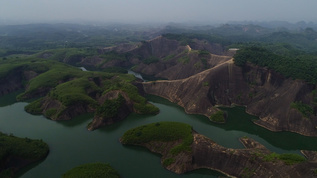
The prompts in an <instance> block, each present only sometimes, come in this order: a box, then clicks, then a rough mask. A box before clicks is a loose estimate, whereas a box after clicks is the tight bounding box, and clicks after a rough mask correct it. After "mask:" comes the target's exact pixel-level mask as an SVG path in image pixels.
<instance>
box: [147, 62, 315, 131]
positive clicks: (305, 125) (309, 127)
mask: <svg viewBox="0 0 317 178" xmlns="http://www.w3.org/2000/svg"><path fill="white" fill-rule="evenodd" d="M143 87H144V90H145V92H146V93H148V94H153V95H158V96H161V97H163V98H166V99H168V100H170V101H171V102H174V103H177V104H178V105H180V106H182V107H184V108H185V111H186V112H187V113H190V114H202V115H205V116H207V117H210V116H211V115H212V114H214V113H215V112H216V111H217V110H218V109H217V108H216V107H215V106H216V105H225V106H231V105H233V104H238V105H245V106H247V109H246V111H247V112H248V113H250V114H253V115H256V116H259V117H260V119H259V120H257V121H255V123H256V124H258V125H260V126H263V127H265V128H267V129H269V130H272V131H291V132H297V133H300V134H303V135H308V136H317V129H316V126H317V117H316V116H315V115H314V114H311V115H309V116H305V115H304V114H302V113H301V112H300V111H299V110H298V109H296V108H294V107H292V106H291V105H292V103H294V102H300V103H304V104H310V103H313V94H312V91H313V89H314V88H316V86H313V85H310V84H307V83H305V82H303V81H300V80H292V79H286V78H284V77H283V76H281V75H279V74H278V73H275V72H274V71H271V70H269V69H265V68H261V67H257V66H254V65H252V64H248V65H247V66H246V67H244V68H241V67H238V66H236V65H235V64H234V61H233V59H232V60H229V61H226V62H223V63H221V64H218V65H217V66H215V67H212V68H210V69H207V70H205V71H203V72H200V73H198V74H196V75H193V76H190V77H188V78H185V79H179V80H161V81H154V82H145V83H143Z"/></svg>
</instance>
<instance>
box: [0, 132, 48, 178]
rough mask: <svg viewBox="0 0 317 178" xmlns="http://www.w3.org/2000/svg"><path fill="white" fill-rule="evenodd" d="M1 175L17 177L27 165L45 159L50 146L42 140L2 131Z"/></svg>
mask: <svg viewBox="0 0 317 178" xmlns="http://www.w3.org/2000/svg"><path fill="white" fill-rule="evenodd" d="M0 140H1V144H0V161H1V164H0V177H15V176H16V174H17V172H18V171H19V170H20V169H21V168H23V167H26V166H27V165H30V164H32V163H34V162H38V161H40V160H43V159H44V158H45V157H46V156H47V155H48V152H49V147H48V145H47V144H46V143H44V142H43V141H42V140H33V139H29V138H18V137H15V136H13V135H7V134H4V133H1V132H0Z"/></svg>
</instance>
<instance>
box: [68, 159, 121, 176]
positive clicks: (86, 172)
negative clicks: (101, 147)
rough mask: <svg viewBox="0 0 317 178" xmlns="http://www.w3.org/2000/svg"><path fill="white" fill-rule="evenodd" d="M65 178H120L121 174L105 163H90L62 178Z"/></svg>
mask: <svg viewBox="0 0 317 178" xmlns="http://www.w3.org/2000/svg"><path fill="white" fill-rule="evenodd" d="M62 177H63V178H86V177H96V178H119V177H120V175H119V173H118V172H117V171H116V170H115V169H113V168H112V167H111V166H110V165H109V164H104V163H89V164H83V165H80V166H78V167H75V168H73V169H71V170H69V171H67V172H66V173H65V174H63V176H62Z"/></svg>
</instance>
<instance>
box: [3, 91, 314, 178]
mask: <svg viewBox="0 0 317 178" xmlns="http://www.w3.org/2000/svg"><path fill="white" fill-rule="evenodd" d="M149 100H150V101H151V102H152V103H153V104H154V105H156V106H157V107H158V108H159V109H160V113H159V114H158V115H156V116H149V115H146V116H144V115H137V114H131V115H130V116H129V117H128V118H127V119H125V120H124V121H122V122H119V123H116V124H113V125H111V126H107V127H104V128H101V129H98V130H95V131H92V132H90V131H87V129H86V126H87V124H88V123H89V122H91V120H92V117H93V116H92V115H89V114H88V115H83V116H80V117H77V118H75V119H73V120H72V121H63V122H56V121H51V120H48V119H46V118H44V117H43V116H34V115H30V114H28V113H26V112H24V106H26V105H27V103H24V102H18V103H15V100H14V95H8V96H4V97H1V98H0V131H1V132H4V133H12V134H14V135H16V136H19V137H29V138H33V139H42V140H43V141H45V142H46V143H48V144H49V147H50V153H49V155H48V157H47V158H46V159H45V160H44V161H42V162H41V163H39V164H36V165H32V166H31V167H29V168H28V169H27V170H26V172H25V173H23V174H22V175H21V177H27V178H34V177H61V175H62V174H63V173H65V172H66V171H67V170H69V169H71V168H73V167H75V166H78V165H80V164H85V163H91V162H105V163H109V164H110V165H111V166H113V167H114V168H115V169H117V170H118V171H119V173H120V175H121V176H122V177H126V178H129V177H217V176H219V174H217V173H215V172H213V171H210V170H199V171H194V172H191V173H188V174H184V175H177V174H174V173H172V172H170V171H167V170H165V169H164V168H163V167H162V166H161V164H160V156H159V155H156V154H153V153H150V152H149V151H147V150H146V149H145V148H141V147H136V146H122V145H121V144H120V143H119V138H120V137H121V136H122V135H123V134H124V132H125V131H127V130H128V129H131V128H135V127H137V126H140V125H144V124H148V123H153V122H159V121H177V122H184V123H187V124H190V125H191V126H193V128H194V130H196V131H197V132H199V133H201V134H204V135H206V136H208V137H209V138H211V139H213V140H214V141H216V142H217V143H219V144H221V145H223V146H225V147H231V148H243V146H242V144H241V143H240V142H239V140H238V139H239V138H240V137H243V136H247V137H251V138H253V139H255V140H257V141H259V142H261V143H262V144H264V145H265V146H266V147H267V148H269V149H270V150H271V151H274V152H278V153H299V150H300V149H309V150H316V149H317V138H313V137H304V136H300V135H298V134H294V133H289V132H279V133H274V132H270V131H268V130H266V129H263V128H261V127H259V126H256V125H255V124H252V122H251V120H252V119H257V118H256V117H254V116H250V115H248V114H246V113H245V112H244V108H242V107H235V108H225V109H224V110H225V111H226V112H227V113H228V115H229V118H228V123H227V124H213V123H210V122H209V121H208V119H207V118H206V117H204V116H198V115H187V114H185V112H184V110H183V109H182V108H181V107H179V106H177V105H175V104H173V103H170V102H169V101H167V100H165V99H162V98H159V97H154V96H150V97H149Z"/></svg>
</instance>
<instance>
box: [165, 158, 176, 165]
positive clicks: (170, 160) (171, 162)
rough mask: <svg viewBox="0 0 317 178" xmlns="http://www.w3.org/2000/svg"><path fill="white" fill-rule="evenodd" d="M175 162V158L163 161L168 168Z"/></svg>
mask: <svg viewBox="0 0 317 178" xmlns="http://www.w3.org/2000/svg"><path fill="white" fill-rule="evenodd" d="M174 162H175V159H174V158H167V159H165V160H164V161H163V166H164V167H167V166H169V165H171V164H173V163H174Z"/></svg>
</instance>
